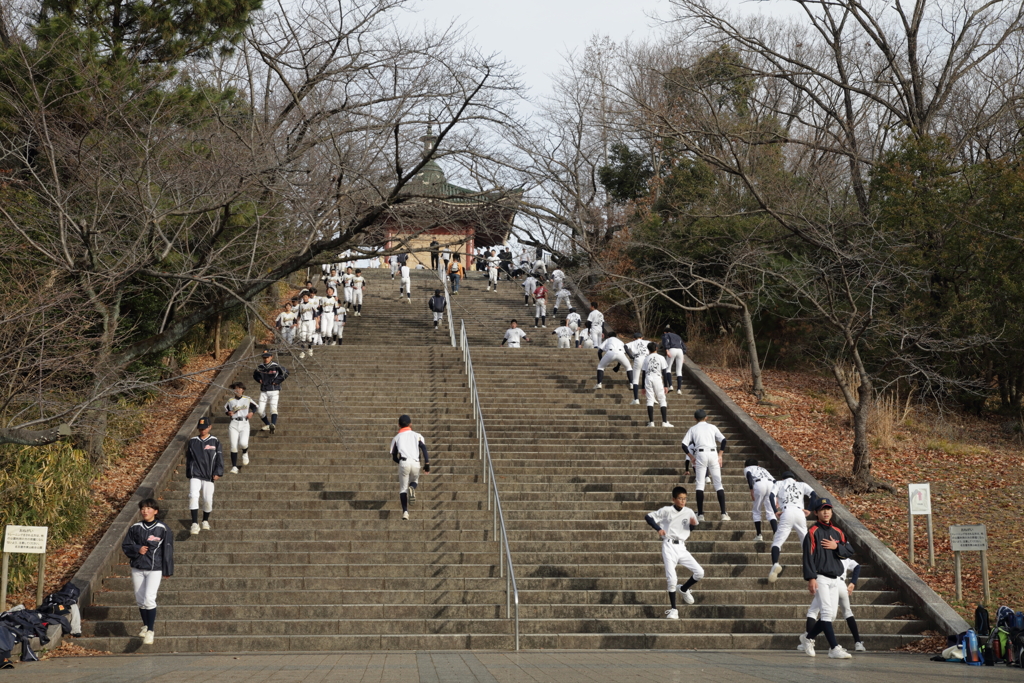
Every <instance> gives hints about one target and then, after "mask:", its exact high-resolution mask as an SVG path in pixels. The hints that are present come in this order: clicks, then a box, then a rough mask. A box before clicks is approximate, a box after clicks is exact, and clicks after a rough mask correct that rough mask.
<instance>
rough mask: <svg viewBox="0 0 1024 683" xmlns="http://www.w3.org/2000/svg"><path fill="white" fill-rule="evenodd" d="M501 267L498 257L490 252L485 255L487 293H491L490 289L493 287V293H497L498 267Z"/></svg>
mask: <svg viewBox="0 0 1024 683" xmlns="http://www.w3.org/2000/svg"><path fill="white" fill-rule="evenodd" d="M499 265H501V260H500V259H499V258H498V255H497V254H495V253H494V251H493V250H492V251H491V252H489V253H488V255H487V291H488V292H489V291H491V287H494V291H495V292H497V291H498V266H499Z"/></svg>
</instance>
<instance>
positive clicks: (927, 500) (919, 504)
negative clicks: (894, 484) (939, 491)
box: [907, 484, 932, 515]
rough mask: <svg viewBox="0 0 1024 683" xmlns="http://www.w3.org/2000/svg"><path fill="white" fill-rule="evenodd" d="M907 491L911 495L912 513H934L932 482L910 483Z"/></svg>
mask: <svg viewBox="0 0 1024 683" xmlns="http://www.w3.org/2000/svg"><path fill="white" fill-rule="evenodd" d="M907 492H908V493H909V495H910V514H912V515H930V514H932V486H931V484H909V485H908V486H907Z"/></svg>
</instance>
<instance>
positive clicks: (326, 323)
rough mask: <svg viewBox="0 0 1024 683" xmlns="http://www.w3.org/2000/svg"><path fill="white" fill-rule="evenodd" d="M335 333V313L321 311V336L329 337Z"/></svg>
mask: <svg viewBox="0 0 1024 683" xmlns="http://www.w3.org/2000/svg"><path fill="white" fill-rule="evenodd" d="M332 334H334V314H333V313H321V314H320V336H321V337H323V338H324V339H327V338H328V337H330V336H331V335H332Z"/></svg>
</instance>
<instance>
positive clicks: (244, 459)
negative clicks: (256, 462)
mask: <svg viewBox="0 0 1024 683" xmlns="http://www.w3.org/2000/svg"><path fill="white" fill-rule="evenodd" d="M242 464H243V465H248V464H249V454H248V453H242Z"/></svg>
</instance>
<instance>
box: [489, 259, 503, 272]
mask: <svg viewBox="0 0 1024 683" xmlns="http://www.w3.org/2000/svg"><path fill="white" fill-rule="evenodd" d="M500 262H501V259H499V258H498V257H497V256H488V257H487V268H488V269H490V270H497V268H498V264H499V263H500Z"/></svg>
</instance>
